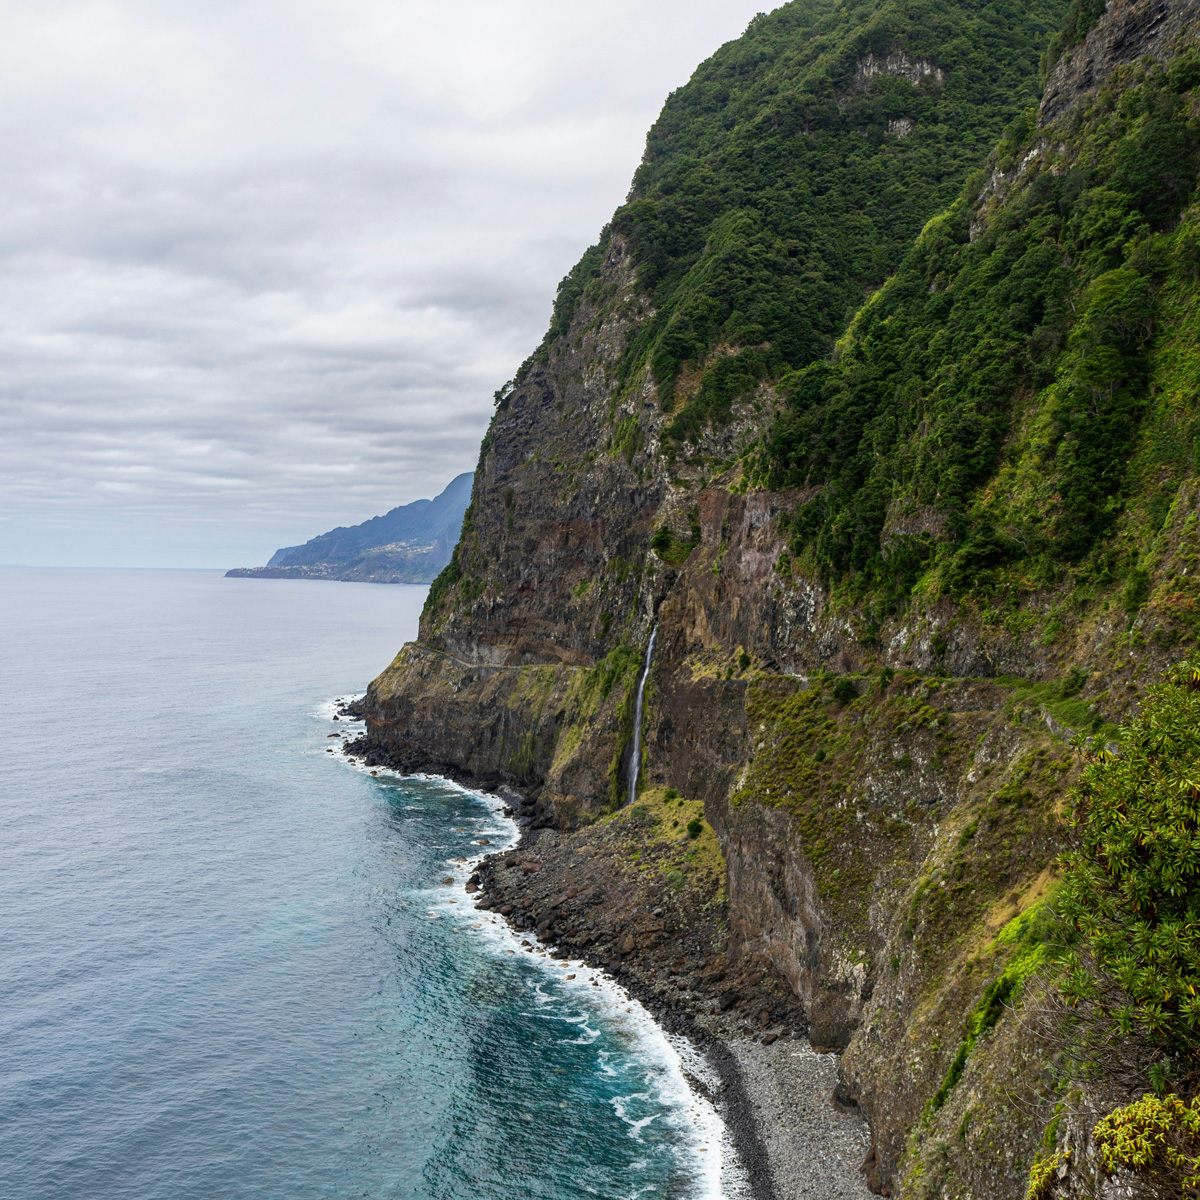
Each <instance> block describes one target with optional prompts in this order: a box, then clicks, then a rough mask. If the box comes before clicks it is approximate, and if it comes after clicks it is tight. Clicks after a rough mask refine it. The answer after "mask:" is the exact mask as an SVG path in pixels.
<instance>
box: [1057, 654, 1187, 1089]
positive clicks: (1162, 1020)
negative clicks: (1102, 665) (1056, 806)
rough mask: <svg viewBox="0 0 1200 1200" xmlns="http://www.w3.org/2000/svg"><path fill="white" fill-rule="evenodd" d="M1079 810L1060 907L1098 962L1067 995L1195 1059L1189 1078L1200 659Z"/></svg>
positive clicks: (1089, 777) (1127, 737)
mask: <svg viewBox="0 0 1200 1200" xmlns="http://www.w3.org/2000/svg"><path fill="white" fill-rule="evenodd" d="M1076 803H1077V814H1076V819H1077V821H1078V824H1079V826H1080V828H1081V845H1080V847H1079V849H1078V850H1076V851H1074V852H1072V853H1071V854H1069V855H1067V856H1066V865H1067V868H1068V869H1067V873H1066V880H1065V885H1064V887H1063V891H1062V897H1061V903H1060V907H1061V910H1062V912H1063V914H1064V915H1065V916H1066V917H1068V918H1069V919H1070V920H1072V921H1073V922H1074V924H1075V925H1076V927H1077V928H1078V929H1079V930H1080V931H1081V932H1082V933H1083V935H1084V939H1085V942H1086V946H1087V949H1088V951H1089V952H1090V953H1089V958H1088V959H1087V960H1085V961H1080V962H1078V963H1077V964H1076V967H1075V970H1074V971H1073V973H1072V975H1071V978H1070V980H1069V982H1068V987H1067V993H1068V995H1069V996H1071V997H1072V998H1073V999H1075V1000H1077V1001H1078V1000H1094V999H1099V1000H1100V1002H1101V1003H1104V1004H1106V1006H1107V1007H1109V1008H1111V1016H1112V1019H1113V1021H1114V1022H1115V1024H1116V1027H1117V1028H1118V1029H1119V1030H1120V1031H1121V1032H1122V1033H1125V1034H1137V1035H1139V1036H1144V1037H1147V1038H1149V1039H1150V1040H1152V1041H1153V1042H1155V1043H1157V1044H1160V1045H1162V1046H1163V1047H1165V1049H1166V1050H1167V1051H1168V1052H1170V1053H1171V1054H1173V1055H1179V1054H1182V1055H1184V1056H1186V1062H1185V1064H1184V1066H1185V1067H1186V1068H1189V1069H1190V1068H1191V1067H1193V1066H1194V1064H1195V1061H1196V1058H1197V1056H1198V1055H1200V994H1198V989H1200V662H1196V661H1193V662H1190V663H1187V664H1184V665H1183V666H1181V667H1179V668H1177V669H1176V670H1175V671H1174V672H1173V673H1172V676H1171V678H1169V679H1168V681H1167V682H1166V683H1163V684H1160V685H1159V686H1157V687H1153V688H1150V689H1149V692H1148V694H1147V696H1146V702H1145V705H1144V707H1143V709H1142V712H1141V714H1140V715H1139V716H1138V718H1137V719H1136V720H1135V721H1134V722H1133V723H1132V724H1131V725H1130V727H1129V728H1128V729H1127V730H1126V731H1124V733H1123V736H1122V738H1121V744H1120V749H1119V751H1118V752H1117V753H1116V754H1109V753H1107V752H1103V753H1101V754H1100V755H1098V756H1097V758H1096V760H1095V761H1094V762H1093V763H1092V764H1091V765H1089V766H1088V768H1087V769H1086V770H1085V771H1084V773H1083V776H1082V778H1081V780H1080V785H1079V788H1078V791H1077V795H1076ZM1114 990H1115V994H1116V999H1114V998H1113V996H1114ZM1176 1069H1179V1068H1178V1067H1177V1068H1176Z"/></svg>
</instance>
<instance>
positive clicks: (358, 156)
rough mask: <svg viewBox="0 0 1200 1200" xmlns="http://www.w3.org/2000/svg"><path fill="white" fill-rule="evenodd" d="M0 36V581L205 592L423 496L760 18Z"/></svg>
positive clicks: (470, 18) (533, 4)
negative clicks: (207, 578)
mask: <svg viewBox="0 0 1200 1200" xmlns="http://www.w3.org/2000/svg"><path fill="white" fill-rule="evenodd" d="M19 7H20V9H21V10H20V11H14V9H13V8H11V7H10V8H8V9H6V12H5V16H4V18H3V20H4V34H5V36H4V37H3V38H0V155H3V158H4V161H5V163H6V170H5V172H4V174H3V176H2V177H0V363H2V364H3V370H2V371H0V562H4V561H8V562H20V561H24V562H71V561H79V562H91V563H103V562H111V563H126V564H130V565H149V564H153V563H162V564H164V565H166V564H178V565H201V564H207V565H234V564H238V563H253V562H257V561H265V559H266V556H267V555H268V554H270V552H271V551H272V550H274V549H275V548H276V547H277V546H279V545H284V544H291V543H294V542H296V541H299V540H304V539H305V538H308V537H310V536H312V535H313V534H316V533H318V532H321V531H323V530H324V529H327V528H330V527H332V526H333V525H336V524H347V523H353V522H356V521H360V520H362V519H364V518H365V517H368V516H372V515H374V514H376V513H379V512H383V511H385V510H387V509H388V508H391V507H393V506H394V505H396V504H400V503H404V502H406V501H408V500H412V499H415V498H416V497H418V496H428V495H432V494H434V493H435V492H436V491H437V490H439V489H440V488H441V487H442V486H444V484H445V483H446V482H447V481H448V480H449V479H450V478H451V477H452V476H454V475H455V474H457V473H458V472H459V471H462V470H465V469H469V468H470V467H472V466H473V465H474V462H475V458H476V454H477V450H478V445H479V439H480V437H481V435H482V433H483V430H484V428H485V427H486V423H487V420H488V418H489V416H490V413H491V394H492V391H493V390H494V389H495V388H496V387H498V386H499V384H500V383H501V382H502V381H503V380H504V379H506V378H508V377H510V376H511V375H512V373H513V371H514V370H515V368H516V367H517V365H518V364H519V363H520V362H521V361H522V360H523V359H524V358H525V356H526V355H527V354H528V353H529V352H530V350H531V349H532V348H533V347H534V346H535V345H536V344H537V341H538V339H539V338H540V337H541V335H542V333H543V331H544V328H545V324H546V321H547V319H548V317H549V312H550V305H551V302H552V300H553V294H554V287H555V285H556V284H557V282H558V280H559V279H560V278H561V277H562V275H563V274H565V272H566V271H567V270H568V269H569V268H570V266H571V265H572V263H573V262H574V261H575V260H576V259H577V258H578V256H579V254H580V253H581V252H582V250H583V249H584V247H585V246H586V245H587V244H588V243H589V242H590V241H591V240H592V239H593V238H594V237H595V235H596V233H597V232H598V230H599V228H600V226H601V225H602V224H603V222H604V221H605V220H606V219H607V218H608V216H609V214H610V213H611V211H612V209H613V208H614V207H615V206H616V205H617V204H618V203H620V201H621V199H622V198H623V196H624V194H625V190H626V188H627V186H628V181H629V177H630V175H631V174H632V171H633V168H634V166H635V165H636V163H637V160H638V158H639V156H640V153H641V149H642V139H643V136H644V132H645V129H646V128H647V127H648V125H649V124H650V122H651V121H652V120H653V118H654V116H655V114H656V113H657V110H658V108H659V107H660V105H661V102H662V100H663V98H664V97H665V96H666V94H667V92H668V91H669V90H671V88H673V87H676V86H678V85H679V84H680V83H682V82H683V81H684V80H685V79H686V78H687V76H688V75H689V74H690V72H691V70H692V69H693V67H694V66H695V64H696V63H697V62H698V61H699V60H700V59H701V58H703V57H704V56H705V55H707V54H708V53H711V51H712V50H713V49H715V48H716V46H717V45H718V44H719V43H720V42H721V41H723V40H725V39H727V38H729V37H732V36H736V34H737V33H738V32H740V30H741V29H742V28H743V27H744V26H745V23H746V21H747V20H748V19H749V18H750V17H751V16H753V14H754V11H755V9H756V8H757V5H756V4H753V3H749V4H739V3H730V2H728V0H692V2H691V3H688V2H686V0H659V2H658V3H653V4H646V3H644V2H639V3H635V2H634V0H607V2H606V3H603V4H602V3H600V2H599V0H577V2H576V3H574V4H572V5H563V4H561V3H560V2H558V0H556V2H555V3H550V2H549V0H519V2H518V0H504V2H501V3H484V2H483V0H445V2H444V3H442V4H440V5H438V6H436V7H435V6H433V5H429V4H427V3H423V4H416V3H413V2H412V0H407V2H405V0H402V2H400V3H385V2H383V0H338V2H336V3H335V2H334V0H328V2H326V0H293V2H291V3H287V4H285V3H283V2H282V0H257V2H255V0H251V2H250V3H247V4H244V5H238V6H234V5H195V4H192V3H187V4H185V3H169V2H166V0H160V2H155V3H150V2H148V0H147V2H141V0H113V2H112V3H110V4H107V5H103V6H100V5H95V4H91V3H87V2H84V0H77V2H69V3H68V2H61V3H55V2H53V0H51V2H50V3H46V4H43V5H40V6H36V8H35V6H32V5H29V6H19Z"/></svg>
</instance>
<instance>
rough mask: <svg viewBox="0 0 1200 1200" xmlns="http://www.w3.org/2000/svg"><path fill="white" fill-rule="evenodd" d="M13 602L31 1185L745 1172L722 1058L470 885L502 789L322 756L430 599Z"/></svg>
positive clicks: (20, 1109)
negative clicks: (351, 705)
mask: <svg viewBox="0 0 1200 1200" xmlns="http://www.w3.org/2000/svg"><path fill="white" fill-rule="evenodd" d="M0 597H2V599H0V603H2V604H3V611H4V612H5V615H6V617H7V618H8V622H9V626H10V628H13V629H16V630H20V631H21V636H20V637H19V638H14V639H11V640H10V642H9V644H8V646H7V648H6V651H5V655H6V658H7V659H8V664H7V666H8V669H7V672H6V677H7V678H8V679H9V680H10V687H9V689H8V691H7V694H6V696H5V700H4V703H5V705H6V706H7V708H8V711H7V712H6V714H5V715H6V718H7V719H6V721H5V728H6V729H7V730H8V731H9V745H8V747H7V750H8V752H7V754H6V755H5V759H4V765H3V767H2V768H0V773H2V779H3V784H2V788H0V794H2V796H3V807H4V817H3V819H4V822H5V826H6V829H7V830H8V831H9V833H8V836H7V837H6V840H5V847H4V852H3V856H4V869H3V871H2V872H0V892H2V896H3V898H2V903H3V906H4V911H5V912H6V914H8V917H7V920H6V923H5V926H4V929H3V932H2V933H0V960H2V962H3V968H4V969H3V972H0V979H2V980H3V982H2V983H0V991H2V995H3V1003H2V1004H0V1011H2V1012H3V1014H4V1015H3V1018H2V1019H3V1035H4V1036H3V1038H2V1040H0V1047H2V1049H0V1081H2V1084H3V1086H2V1089H0V1094H2V1096H3V1100H2V1101H0V1105H2V1109H3V1121H2V1123H0V1128H2V1130H3V1132H2V1133H0V1143H2V1145H0V1153H2V1154H3V1160H4V1162H5V1163H6V1164H7V1166H6V1171H7V1177H8V1184H7V1193H6V1194H8V1195H10V1196H13V1197H15V1198H17V1200H34V1198H41V1197H55V1198H58V1197H69V1196H80V1197H82V1196H87V1197H89V1198H94V1200H105V1198H106V1197H116V1196H126V1195H136V1196H138V1197H139V1198H147V1200H152V1198H154V1197H159V1196H162V1197H167V1196H170V1197H202V1196H205V1197H207V1196H213V1195H221V1196H223V1197H259V1196H287V1197H289V1198H293V1197H295V1198H301V1197H309V1196H313V1197H316V1196H330V1195H334V1196H348V1195H370V1196H396V1197H413V1198H417V1197H421V1198H423V1197H434V1196H437V1197H463V1198H464V1200H466V1198H468V1197H489V1196H497V1197H499V1196H511V1195H513V1194H514V1190H515V1191H516V1193H518V1194H520V1195H522V1196H538V1197H543V1196H544V1197H548V1198H555V1197H566V1196H575V1195H596V1196H604V1197H614V1198H615V1197H626V1196H635V1195H652V1196H663V1197H679V1198H681V1200H682V1198H684V1197H697V1198H700V1197H716V1196H719V1195H726V1196H730V1197H735V1196H738V1195H748V1194H749V1189H748V1185H747V1184H746V1183H745V1181H744V1177H743V1175H742V1173H741V1172H740V1171H739V1170H738V1169H737V1168H736V1166H735V1165H734V1163H733V1162H732V1156H731V1155H730V1153H729V1143H728V1139H727V1137H726V1135H725V1132H724V1130H723V1128H722V1126H721V1124H720V1122H719V1120H718V1119H717V1116H716V1111H715V1110H714V1108H713V1106H712V1104H711V1103H710V1102H709V1101H707V1100H706V1099H704V1098H703V1096H702V1095H700V1094H699V1092H697V1091H695V1090H693V1089H691V1088H689V1086H688V1084H687V1081H686V1078H685V1072H686V1073H687V1074H688V1075H691V1076H692V1077H694V1078H698V1079H699V1080H700V1082H701V1090H703V1089H705V1088H708V1089H712V1090H715V1091H719V1090H720V1083H719V1080H718V1079H717V1077H716V1075H715V1074H713V1073H711V1072H710V1070H709V1069H708V1068H707V1067H706V1065H705V1063H704V1062H703V1060H702V1059H701V1057H700V1056H699V1055H697V1054H694V1053H693V1052H692V1051H690V1050H689V1047H688V1045H687V1043H685V1042H684V1041H683V1040H681V1039H678V1038H669V1037H668V1036H666V1035H664V1034H663V1032H662V1031H661V1030H660V1029H659V1028H658V1026H656V1025H655V1024H654V1022H653V1021H652V1019H651V1018H650V1016H649V1015H648V1014H647V1013H646V1011H645V1010H644V1009H643V1008H642V1007H641V1005H640V1004H638V1003H637V1002H636V1001H634V1000H632V999H630V998H629V997H628V996H627V994H626V993H625V992H624V991H623V990H622V989H621V988H619V987H618V986H616V985H614V984H612V983H611V982H610V981H609V980H608V979H607V977H606V976H605V975H604V974H603V973H602V972H599V971H596V970H593V969H591V968H588V967H586V966H584V965H582V964H581V963H579V962H578V961H576V962H568V963H566V964H564V963H563V962H560V961H555V960H552V959H550V957H549V956H548V954H546V953H545V951H544V950H542V949H540V948H539V947H538V946H537V944H536V939H535V938H532V937H525V936H522V935H514V934H513V933H512V932H511V931H510V930H509V929H508V927H507V925H506V924H505V923H504V922H503V921H502V920H501V918H500V917H499V916H497V915H494V914H490V913H480V912H476V911H475V909H474V907H473V904H472V901H471V898H470V897H469V896H468V895H466V894H465V893H464V892H463V890H462V884H463V883H464V882H465V880H466V878H467V877H468V875H469V874H470V872H471V870H472V869H473V867H474V864H475V863H476V862H477V861H478V859H479V858H480V857H482V855H483V854H484V852H485V851H490V850H493V849H497V848H498V849H503V848H505V847H506V846H508V845H510V844H511V843H512V842H513V841H514V839H515V833H516V830H515V825H514V823H513V822H512V820H511V819H509V818H508V817H506V816H505V815H504V812H503V802H502V801H500V800H497V799H496V798H494V797H488V796H485V795H483V794H481V793H479V792H475V791H472V790H470V789H467V788H464V787H462V786H459V785H457V784H453V783H450V782H449V781H446V780H441V779H436V778H431V777H411V776H409V777H401V776H395V775H391V774H389V773H386V772H379V773H378V774H375V775H372V774H371V772H370V771H369V770H368V769H366V768H365V767H364V768H358V769H348V768H347V763H346V762H345V761H344V759H343V756H342V755H340V754H338V753H336V752H334V753H330V752H329V751H330V750H331V749H332V748H333V747H334V746H336V745H338V744H339V742H340V740H341V739H340V738H338V739H337V740H335V738H334V737H331V736H330V734H331V733H333V734H337V733H339V731H340V730H342V729H345V728H346V724H347V723H346V722H345V721H344V719H338V720H336V721H335V720H334V717H335V715H336V714H335V705H334V698H335V697H336V696H339V695H341V696H345V695H348V694H353V693H354V692H356V691H361V689H362V686H363V684H364V682H365V681H366V680H367V679H369V678H370V676H371V674H372V673H373V672H375V671H377V670H378V668H379V666H380V664H382V663H385V662H386V661H387V660H388V658H389V656H390V654H391V653H392V652H393V651H394V649H395V647H396V646H397V645H398V644H399V643H400V642H401V641H402V640H403V638H404V636H405V635H406V633H409V634H410V631H411V630H412V629H414V628H415V622H416V616H417V613H418V611H419V608H420V604H421V602H422V600H423V597H424V589H422V588H404V587H397V588H378V587H371V586H369V585H358V584H343V585H340V586H338V587H331V586H329V585H327V584H323V583H320V582H313V581H280V582H272V583H270V584H267V585H264V584H262V583H260V582H258V581H250V580H246V581H243V580H224V579H222V578H221V577H220V576H219V575H218V574H217V573H216V572H194V571H191V572H184V571H180V572H175V571H152V572H150V571H146V572H135V571H112V572H107V571H65V570H64V571H52V570H25V569H15V568H14V569H6V570H4V571H3V572H0ZM410 635H411V634H410ZM446 880H450V882H449V883H447V882H445V881H446ZM522 941H524V942H525V943H526V944H527V946H526V947H522V945H521V942H522ZM569 976H574V978H568V977H569ZM779 1045H780V1048H781V1049H782V1047H783V1046H784V1045H785V1044H784V1043H780V1044H779ZM787 1045H788V1047H789V1052H792V1050H791V1047H792V1046H793V1045H794V1047H795V1051H794V1052H795V1053H801V1052H804V1051H805V1048H804V1047H803V1045H802V1044H801V1043H794V1044H792V1043H788V1044H787ZM781 1049H780V1050H776V1051H775V1052H776V1053H780V1052H781ZM809 1057H810V1058H814V1059H815V1058H816V1057H817V1056H812V1055H811V1053H809ZM825 1107H826V1108H827V1107H828V1101H827V1098H826V1099H825ZM768 1140H769V1139H768ZM846 1166H847V1167H850V1168H853V1167H856V1166H857V1164H849V1163H848V1164H846ZM813 1167H814V1169H817V1170H820V1171H824V1170H825V1166H824V1165H823V1164H813ZM756 1190H757V1189H756ZM760 1194H766V1193H760Z"/></svg>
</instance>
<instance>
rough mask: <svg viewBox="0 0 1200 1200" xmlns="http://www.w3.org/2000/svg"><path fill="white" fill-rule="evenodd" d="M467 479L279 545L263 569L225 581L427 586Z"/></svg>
mask: <svg viewBox="0 0 1200 1200" xmlns="http://www.w3.org/2000/svg"><path fill="white" fill-rule="evenodd" d="M473 478H474V477H473V475H472V473H471V472H470V471H466V472H464V473H463V474H462V475H459V476H458V477H457V478H455V479H454V480H452V481H451V483H450V484H449V486H448V487H447V488H446V490H445V491H444V492H442V493H441V495H439V496H435V497H434V499H432V500H414V501H413V502H412V503H411V504H402V505H400V507H399V508H393V509H392V510H391V512H388V513H385V514H384V515H383V516H382V517H372V518H371V519H370V520H369V521H363V523H362V524H361V525H351V526H349V527H346V526H339V527H338V528H337V529H331V530H330V531H329V532H328V533H323V534H321V535H320V536H319V537H315V538H310V539H309V540H308V541H307V542H305V543H304V545H302V546H284V547H283V549H281V550H276V551H275V553H274V554H273V555H271V560H270V562H268V563H267V565H266V566H265V567H235V568H234V569H233V570H232V571H226V572H225V577H226V578H227V579H228V578H245V577H253V578H256V579H339V580H348V581H354V582H359V583H430V582H431V581H432V580H433V579H434V578H435V577H436V575H437V574H438V572H439V571H441V569H442V568H443V567H444V566H445V565H446V564H447V563H448V562H449V561H450V554H451V551H452V550H453V549H454V546H455V544H456V543H457V541H458V536H459V533H460V531H461V530H462V522H463V514H464V513H465V512H466V511H467V505H468V504H469V503H470V501H471V481H472V479H473Z"/></svg>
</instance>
